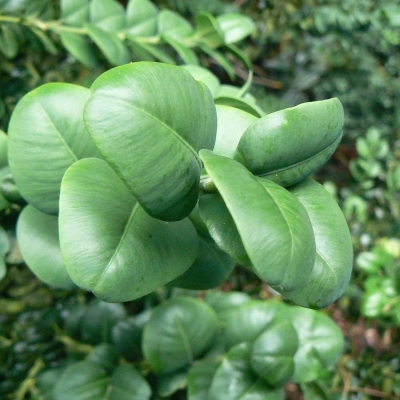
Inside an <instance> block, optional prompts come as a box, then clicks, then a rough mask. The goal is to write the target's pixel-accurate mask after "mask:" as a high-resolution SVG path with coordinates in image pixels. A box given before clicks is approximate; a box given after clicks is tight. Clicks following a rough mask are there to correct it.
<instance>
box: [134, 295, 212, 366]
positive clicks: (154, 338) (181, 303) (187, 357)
mask: <svg viewBox="0 0 400 400" xmlns="http://www.w3.org/2000/svg"><path fill="white" fill-rule="evenodd" d="M217 331H218V320H217V316H216V314H215V312H214V310H213V309H212V308H211V307H210V306H208V305H207V304H206V303H204V302H202V301H199V300H195V299H193V298H190V297H183V296H181V297H175V298H172V299H170V300H168V301H166V302H164V303H163V304H161V305H159V306H158V307H156V308H155V309H154V310H153V313H152V315H151V317H150V321H149V322H148V323H147V325H146V326H145V329H144V333H143V342H142V347H143V353H144V355H145V357H146V359H147V361H148V362H149V364H150V366H151V367H152V368H153V369H154V370H155V371H157V372H162V373H168V372H173V371H177V370H179V369H180V368H182V367H185V366H189V365H190V364H192V363H193V362H194V361H195V359H196V358H197V357H199V356H201V355H202V354H203V353H205V352H206V351H207V350H208V349H209V348H210V347H211V345H212V344H213V341H214V339H215V336H216V334H217Z"/></svg>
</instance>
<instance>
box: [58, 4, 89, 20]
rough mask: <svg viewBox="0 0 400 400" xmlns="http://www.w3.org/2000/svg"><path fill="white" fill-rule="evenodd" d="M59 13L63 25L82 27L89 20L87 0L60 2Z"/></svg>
mask: <svg viewBox="0 0 400 400" xmlns="http://www.w3.org/2000/svg"><path fill="white" fill-rule="evenodd" d="M60 11H61V20H62V21H63V23H64V24H66V25H71V26H82V25H83V24H84V23H85V22H87V21H88V20H89V0H61V1H60Z"/></svg>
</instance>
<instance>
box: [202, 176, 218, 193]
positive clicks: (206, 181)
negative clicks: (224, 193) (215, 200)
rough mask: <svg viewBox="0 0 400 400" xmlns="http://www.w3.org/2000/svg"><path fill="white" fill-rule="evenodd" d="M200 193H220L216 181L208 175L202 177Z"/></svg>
mask: <svg viewBox="0 0 400 400" xmlns="http://www.w3.org/2000/svg"><path fill="white" fill-rule="evenodd" d="M200 191H201V192H203V193H204V194H210V193H219V192H218V189H217V187H216V186H215V183H214V181H213V180H212V179H211V177H210V176H208V175H204V176H202V177H200Z"/></svg>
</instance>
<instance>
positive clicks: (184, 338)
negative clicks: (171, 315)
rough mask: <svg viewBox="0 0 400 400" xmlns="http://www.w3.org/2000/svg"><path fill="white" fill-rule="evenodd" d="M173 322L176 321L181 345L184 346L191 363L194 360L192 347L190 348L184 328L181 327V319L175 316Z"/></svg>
mask: <svg viewBox="0 0 400 400" xmlns="http://www.w3.org/2000/svg"><path fill="white" fill-rule="evenodd" d="M175 323H176V325H177V327H178V332H179V334H180V335H181V337H182V341H183V345H184V347H185V350H186V353H187V356H188V359H189V363H190V364H192V363H193V361H194V357H193V352H192V349H191V347H190V343H189V341H188V338H187V335H186V332H185V330H184V329H183V326H182V324H181V321H180V320H179V318H178V317H175Z"/></svg>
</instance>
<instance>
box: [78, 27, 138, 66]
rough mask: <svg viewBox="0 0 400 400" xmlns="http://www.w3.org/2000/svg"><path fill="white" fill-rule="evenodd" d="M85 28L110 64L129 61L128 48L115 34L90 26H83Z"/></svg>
mask: <svg viewBox="0 0 400 400" xmlns="http://www.w3.org/2000/svg"><path fill="white" fill-rule="evenodd" d="M85 28H86V29H87V31H88V34H89V36H90V37H91V38H92V39H93V41H94V42H95V43H96V45H97V46H98V47H99V49H100V50H101V52H102V53H103V54H104V55H105V57H106V58H107V60H108V62H109V63H110V64H112V65H120V64H126V63H128V62H129V61H131V55H130V53H129V49H128V47H127V46H126V45H125V43H124V42H123V41H122V39H120V38H119V37H118V36H117V35H116V34H115V33H113V32H106V31H104V30H102V29H101V28H98V27H97V26H95V25H92V24H85Z"/></svg>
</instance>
